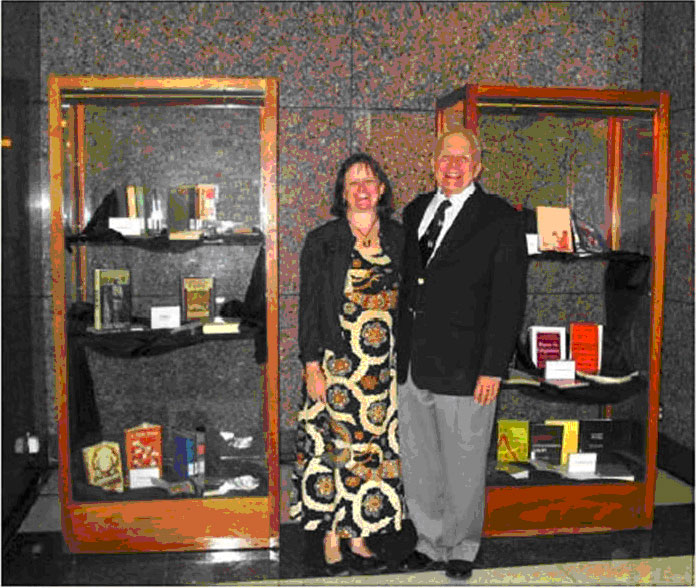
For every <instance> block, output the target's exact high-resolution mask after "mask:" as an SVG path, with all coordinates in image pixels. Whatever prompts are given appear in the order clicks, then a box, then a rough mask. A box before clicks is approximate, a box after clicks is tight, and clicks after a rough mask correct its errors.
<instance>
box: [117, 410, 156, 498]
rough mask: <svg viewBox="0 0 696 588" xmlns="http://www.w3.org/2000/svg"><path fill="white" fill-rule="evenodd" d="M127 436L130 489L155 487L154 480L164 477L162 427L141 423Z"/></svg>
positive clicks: (127, 432)
mask: <svg viewBox="0 0 696 588" xmlns="http://www.w3.org/2000/svg"><path fill="white" fill-rule="evenodd" d="M125 435H126V444H125V446H126V465H127V466H128V482H129V483H128V485H129V487H130V488H148V487H150V486H153V485H154V484H153V482H152V478H161V477H162V427H161V426H160V425H153V424H150V423H141V424H140V425H138V426H137V427H132V428H130V429H126V431H125Z"/></svg>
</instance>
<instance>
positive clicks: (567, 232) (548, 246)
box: [536, 206, 573, 253]
mask: <svg viewBox="0 0 696 588" xmlns="http://www.w3.org/2000/svg"><path fill="white" fill-rule="evenodd" d="M536 216H537V233H538V234H539V250H540V251H560V252H562V253H572V252H573V231H572V229H571V225H570V208H568V207H565V206H537V208H536Z"/></svg>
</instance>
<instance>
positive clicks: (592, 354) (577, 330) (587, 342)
mask: <svg viewBox="0 0 696 588" xmlns="http://www.w3.org/2000/svg"><path fill="white" fill-rule="evenodd" d="M603 331H604V329H603V326H602V325H599V324H597V323H570V356H571V357H572V358H573V359H574V360H575V369H576V371H578V372H582V373H584V374H598V373H599V372H600V370H601V367H602V335H603Z"/></svg>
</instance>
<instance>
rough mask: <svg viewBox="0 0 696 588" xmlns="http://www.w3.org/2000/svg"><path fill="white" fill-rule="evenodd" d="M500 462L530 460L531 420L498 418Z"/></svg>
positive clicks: (498, 455)
mask: <svg viewBox="0 0 696 588" xmlns="http://www.w3.org/2000/svg"><path fill="white" fill-rule="evenodd" d="M497 458H498V462H510V461H529V422H528V421H518V420H513V419H499V420H498V453H497Z"/></svg>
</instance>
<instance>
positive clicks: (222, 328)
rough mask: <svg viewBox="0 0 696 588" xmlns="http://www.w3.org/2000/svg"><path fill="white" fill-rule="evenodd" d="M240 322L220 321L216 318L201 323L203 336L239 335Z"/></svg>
mask: <svg viewBox="0 0 696 588" xmlns="http://www.w3.org/2000/svg"><path fill="white" fill-rule="evenodd" d="M240 324H241V321H240V320H239V319H221V318H220V317H216V318H215V320H214V321H212V322H209V323H203V334H204V335H219V334H225V333H233V334H234V333H239V329H240Z"/></svg>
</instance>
